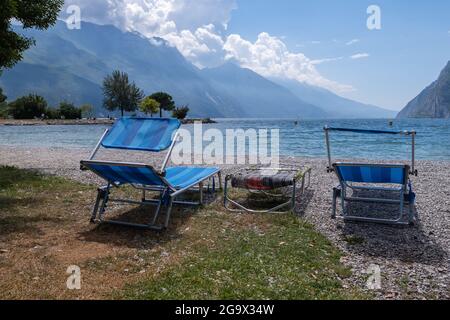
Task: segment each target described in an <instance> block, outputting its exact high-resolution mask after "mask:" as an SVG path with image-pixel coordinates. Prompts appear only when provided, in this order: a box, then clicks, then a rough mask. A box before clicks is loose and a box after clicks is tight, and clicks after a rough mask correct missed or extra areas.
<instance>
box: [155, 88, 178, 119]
mask: <svg viewBox="0 0 450 320" xmlns="http://www.w3.org/2000/svg"><path fill="white" fill-rule="evenodd" d="M150 98H152V99H154V100H156V101H158V102H159V104H160V107H159V116H160V117H162V111H163V110H166V111H171V110H173V109H175V102H174V101H173V98H172V96H171V95H170V94H168V93H165V92H156V93H154V94H152V95H151V96H150Z"/></svg>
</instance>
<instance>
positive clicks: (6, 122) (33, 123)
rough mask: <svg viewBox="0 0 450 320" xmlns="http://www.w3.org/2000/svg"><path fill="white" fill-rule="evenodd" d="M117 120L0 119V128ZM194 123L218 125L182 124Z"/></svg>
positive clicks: (111, 122)
mask: <svg viewBox="0 0 450 320" xmlns="http://www.w3.org/2000/svg"><path fill="white" fill-rule="evenodd" d="M115 121H116V120H115V119H107V118H99V119H95V120H94V119H78V120H62V119H58V120H50V119H47V120H40V119H29V120H15V119H0V126H62V125H80V126H82V125H112V124H113V123H114V122H115ZM194 122H202V123H203V124H209V123H216V121H214V120H212V119H210V118H205V119H184V120H181V123H182V124H192V123H194Z"/></svg>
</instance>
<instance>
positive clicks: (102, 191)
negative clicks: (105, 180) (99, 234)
mask: <svg viewBox="0 0 450 320" xmlns="http://www.w3.org/2000/svg"><path fill="white" fill-rule="evenodd" d="M108 196H109V186H108V187H101V188H98V190H97V199H96V200H95V205H94V208H93V210H92V214H91V220H90V221H91V223H94V222H95V221H96V219H97V214H98V215H99V216H100V217H101V216H103V214H104V212H105V208H106V203H107V202H108V199H107V198H108ZM100 202H101V203H102V204H101V205H100Z"/></svg>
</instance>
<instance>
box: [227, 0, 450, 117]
mask: <svg viewBox="0 0 450 320" xmlns="http://www.w3.org/2000/svg"><path fill="white" fill-rule="evenodd" d="M371 4H376V5H378V6H379V7H380V9H381V23H382V28H381V30H372V31H371V30H368V29H367V26H366V20H367V18H368V14H367V13H366V10H367V7H368V6H369V5H371ZM237 6H238V9H237V10H234V11H233V12H232V14H231V19H230V22H229V26H228V30H227V32H228V33H230V34H231V33H239V34H240V35H241V36H242V37H243V38H246V39H248V40H250V41H254V40H255V39H256V38H257V36H258V34H259V33H260V32H261V31H265V32H268V33H269V34H271V35H273V36H278V37H281V38H282V39H283V42H284V43H285V44H286V45H287V46H288V48H289V50H290V51H294V52H296V51H298V52H302V53H304V54H305V55H306V56H308V57H309V58H311V59H324V58H335V57H349V56H351V55H354V54H357V53H368V54H369V55H370V56H369V57H367V58H363V59H356V60H353V59H349V58H344V59H341V60H336V61H332V62H327V63H323V64H320V65H318V66H316V67H317V69H318V71H319V72H320V73H321V74H322V75H323V76H325V77H326V78H328V79H332V80H334V81H337V82H339V83H345V84H350V85H352V86H353V87H354V89H355V90H354V91H352V92H345V93H341V95H344V96H346V97H349V98H352V99H356V100H359V101H362V102H368V103H373V104H376V105H379V106H383V107H386V108H390V109H394V110H399V109H401V108H402V107H404V106H405V104H406V103H407V102H408V101H409V100H411V99H412V98H413V97H414V96H416V95H417V94H418V93H419V92H420V91H421V90H422V89H424V88H425V87H426V86H428V85H429V84H430V83H431V82H432V81H434V80H435V79H436V78H437V76H438V74H439V72H440V71H441V70H442V68H443V67H444V66H445V64H446V63H447V61H449V60H450V1H447V0H434V1H406V0H395V1H392V0H390V1H364V0H341V1H330V0H328V1H326V0H314V1H305V0H279V1H269V0H264V1H257V0H240V1H238V2H237ZM352 39H358V40H359V42H356V43H353V44H352V45H347V44H348V42H350V41H351V40H352Z"/></svg>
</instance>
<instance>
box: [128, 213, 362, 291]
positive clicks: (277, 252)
mask: <svg viewBox="0 0 450 320" xmlns="http://www.w3.org/2000/svg"><path fill="white" fill-rule="evenodd" d="M258 220H259V221H258V223H257V224H261V225H264V226H268V227H266V230H264V231H261V230H262V229H260V230H257V229H258V228H255V227H253V228H237V229H236V228H234V230H232V229H229V230H226V231H225V232H222V233H220V234H218V235H217V239H214V242H215V243H216V244H218V245H216V246H215V247H214V249H211V248H209V247H208V246H207V245H205V246H203V247H202V248H199V249H198V251H197V253H196V254H194V255H191V257H190V258H187V259H185V260H184V261H182V262H181V263H180V264H178V265H175V266H173V267H170V268H168V269H167V270H165V271H163V272H162V273H161V274H159V275H156V276H154V277H151V278H150V279H147V280H145V281H140V282H139V283H137V284H134V285H129V286H127V287H126V289H125V292H124V296H125V297H126V298H129V299H347V298H348V299H351V298H362V296H361V295H359V294H358V293H356V292H353V291H351V290H350V291H349V290H345V289H343V287H342V283H341V279H342V278H344V277H347V276H349V275H350V271H349V270H348V269H346V268H345V267H344V266H343V265H342V264H341V263H340V257H341V254H340V252H339V251H338V250H337V249H336V248H335V247H333V246H332V245H331V243H330V242H329V241H328V240H326V239H325V238H324V237H323V236H322V235H320V234H318V233H317V232H316V231H315V230H314V229H313V228H312V227H311V226H310V225H309V224H307V223H304V222H302V221H301V220H299V219H298V218H297V217H295V216H294V215H290V214H286V215H261V216H259V218H258Z"/></svg>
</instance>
